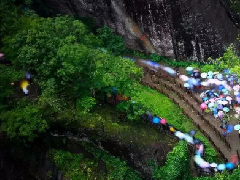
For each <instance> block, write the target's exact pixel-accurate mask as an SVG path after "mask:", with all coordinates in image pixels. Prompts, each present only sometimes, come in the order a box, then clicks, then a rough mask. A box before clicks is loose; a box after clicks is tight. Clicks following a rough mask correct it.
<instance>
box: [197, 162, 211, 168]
mask: <svg viewBox="0 0 240 180" xmlns="http://www.w3.org/2000/svg"><path fill="white" fill-rule="evenodd" d="M199 166H200V167H201V168H207V167H209V166H210V164H209V163H208V162H206V161H203V162H202V163H200V164H199Z"/></svg>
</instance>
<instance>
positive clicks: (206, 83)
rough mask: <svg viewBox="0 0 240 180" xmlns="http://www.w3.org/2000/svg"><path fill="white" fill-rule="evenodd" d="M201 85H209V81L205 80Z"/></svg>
mask: <svg viewBox="0 0 240 180" xmlns="http://www.w3.org/2000/svg"><path fill="white" fill-rule="evenodd" d="M201 85H202V86H209V83H208V82H206V81H204V82H201Z"/></svg>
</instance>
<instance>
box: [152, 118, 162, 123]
mask: <svg viewBox="0 0 240 180" xmlns="http://www.w3.org/2000/svg"><path fill="white" fill-rule="evenodd" d="M152 122H153V123H154V124H158V123H159V122H160V118H158V117H154V118H153V119H152Z"/></svg>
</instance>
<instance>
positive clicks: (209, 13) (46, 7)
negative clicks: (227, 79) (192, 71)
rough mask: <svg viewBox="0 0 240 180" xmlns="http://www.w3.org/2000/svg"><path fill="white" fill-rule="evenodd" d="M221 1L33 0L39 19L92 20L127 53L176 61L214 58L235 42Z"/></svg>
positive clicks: (233, 28) (232, 24)
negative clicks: (74, 17)
mask: <svg viewBox="0 0 240 180" xmlns="http://www.w3.org/2000/svg"><path fill="white" fill-rule="evenodd" d="M222 1H223V0H191V1H188V0H178V1H176V0H36V1H34V8H35V9H36V10H37V12H38V13H39V14H41V15H44V16H52V15H56V14H74V15H79V16H92V17H94V18H95V19H96V20H97V22H98V23H99V24H101V25H103V24H105V25H108V26H110V27H111V28H113V29H114V30H115V31H116V32H117V33H119V34H120V35H122V36H123V37H124V39H125V42H126V45H127V46H128V47H130V48H133V49H136V50H141V51H146V52H151V53H158V54H160V55H163V56H168V57H172V58H176V59H181V60H186V59H188V60H192V61H206V59H207V58H208V57H213V58H215V57H218V56H220V55H222V53H223V52H224V48H225V47H226V46H228V45H229V44H230V43H233V42H235V40H236V38H237V35H238V33H239V29H238V26H237V24H236V21H233V18H232V16H231V15H230V14H229V13H228V11H227V9H226V7H225V6H224V4H223V3H222Z"/></svg>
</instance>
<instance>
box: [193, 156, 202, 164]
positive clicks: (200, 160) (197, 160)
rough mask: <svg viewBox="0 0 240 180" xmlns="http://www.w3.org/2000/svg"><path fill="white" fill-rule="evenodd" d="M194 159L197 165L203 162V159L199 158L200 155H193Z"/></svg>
mask: <svg viewBox="0 0 240 180" xmlns="http://www.w3.org/2000/svg"><path fill="white" fill-rule="evenodd" d="M194 161H195V163H196V164H197V165H200V164H202V163H204V160H203V159H202V158H201V156H200V155H195V156H194Z"/></svg>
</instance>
